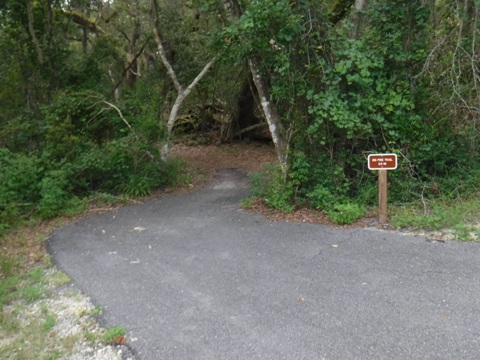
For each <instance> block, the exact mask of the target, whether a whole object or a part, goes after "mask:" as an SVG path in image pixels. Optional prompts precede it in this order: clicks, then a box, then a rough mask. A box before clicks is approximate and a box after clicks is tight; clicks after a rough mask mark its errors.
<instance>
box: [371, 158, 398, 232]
mask: <svg viewBox="0 0 480 360" xmlns="http://www.w3.org/2000/svg"><path fill="white" fill-rule="evenodd" d="M397 165H398V161H397V154H370V155H368V168H369V169H370V170H378V205H379V217H378V222H379V223H380V224H381V225H383V224H385V223H386V222H387V218H388V210H387V189H388V186H387V170H395V169H396V168H397Z"/></svg>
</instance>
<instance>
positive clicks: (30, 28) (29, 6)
mask: <svg viewBox="0 0 480 360" xmlns="http://www.w3.org/2000/svg"><path fill="white" fill-rule="evenodd" d="M27 17H28V31H29V32H30V36H31V37H32V42H33V45H35V50H36V51H37V57H38V62H39V63H40V64H43V61H44V56H43V50H42V47H41V45H40V41H38V38H37V35H36V34H35V25H34V20H33V4H32V2H30V1H29V2H28V3H27Z"/></svg>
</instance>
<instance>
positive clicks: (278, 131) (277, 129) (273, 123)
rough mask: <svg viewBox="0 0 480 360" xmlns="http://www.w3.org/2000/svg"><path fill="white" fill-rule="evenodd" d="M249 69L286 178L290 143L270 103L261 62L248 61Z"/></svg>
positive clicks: (253, 58) (274, 107)
mask: <svg viewBox="0 0 480 360" xmlns="http://www.w3.org/2000/svg"><path fill="white" fill-rule="evenodd" d="M248 67H249V68H250V71H251V73H252V76H253V82H254V83H255V87H256V88H257V91H258V95H259V96H260V102H261V104H262V109H263V113H264V114H265V119H266V120H267V123H268V128H269V129H270V133H271V134H272V140H273V144H274V145H275V151H276V153H277V157H278V161H279V162H280V168H281V170H282V174H283V175H284V176H286V174H287V165H288V142H287V140H286V138H285V129H284V127H283V124H282V122H281V120H280V116H279V115H278V112H277V108H276V106H275V104H273V103H272V102H271V101H270V93H269V89H268V84H267V82H266V80H265V78H264V77H263V76H262V74H261V73H260V64H259V60H258V59H257V58H256V57H254V56H252V57H251V58H250V59H248Z"/></svg>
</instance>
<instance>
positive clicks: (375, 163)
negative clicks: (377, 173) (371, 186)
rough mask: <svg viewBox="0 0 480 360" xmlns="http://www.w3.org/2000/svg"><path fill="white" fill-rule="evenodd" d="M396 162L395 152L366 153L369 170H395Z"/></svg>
mask: <svg viewBox="0 0 480 360" xmlns="http://www.w3.org/2000/svg"><path fill="white" fill-rule="evenodd" d="M397 163H398V162H397V154H370V155H368V168H369V169H370V170H395V169H396V168H397Z"/></svg>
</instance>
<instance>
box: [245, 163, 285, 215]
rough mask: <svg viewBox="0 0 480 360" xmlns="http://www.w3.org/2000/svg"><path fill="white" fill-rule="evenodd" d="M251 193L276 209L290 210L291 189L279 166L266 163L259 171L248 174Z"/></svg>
mask: <svg viewBox="0 0 480 360" xmlns="http://www.w3.org/2000/svg"><path fill="white" fill-rule="evenodd" d="M250 183H251V185H252V195H253V196H257V197H259V198H261V199H262V200H263V201H265V203H266V204H267V205H268V206H270V207H272V208H274V209H277V210H282V211H285V212H291V211H293V209H294V206H293V205H292V199H293V189H292V186H291V185H290V184H289V183H287V182H285V180H284V178H283V175H282V172H281V171H280V169H279V167H276V166H273V165H267V166H265V167H264V168H263V170H262V171H261V172H259V173H253V174H252V175H251V176H250Z"/></svg>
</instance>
